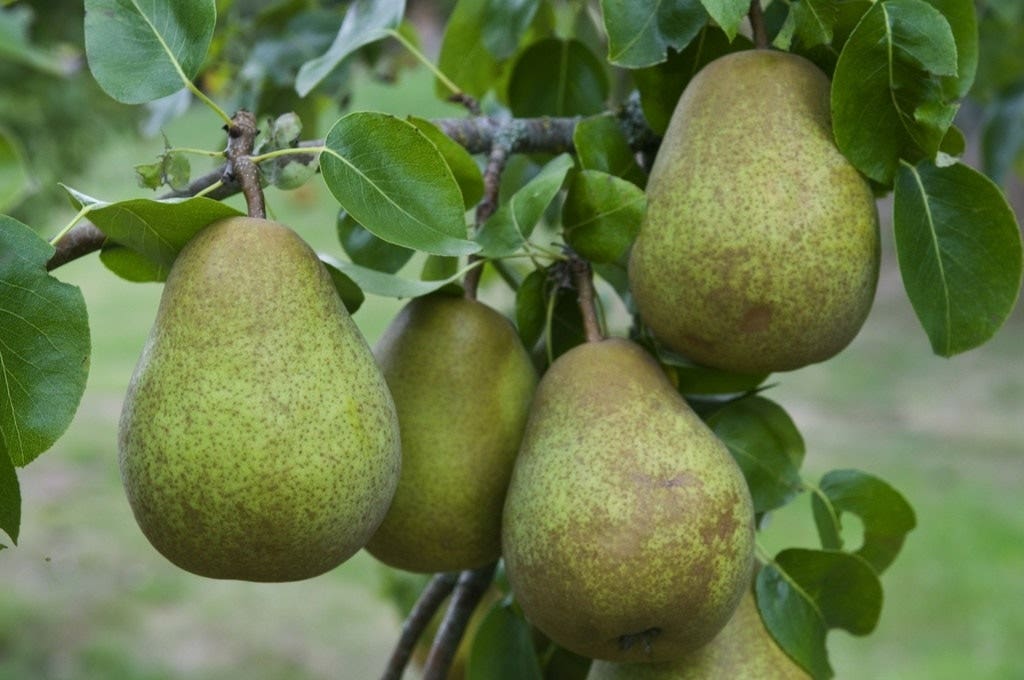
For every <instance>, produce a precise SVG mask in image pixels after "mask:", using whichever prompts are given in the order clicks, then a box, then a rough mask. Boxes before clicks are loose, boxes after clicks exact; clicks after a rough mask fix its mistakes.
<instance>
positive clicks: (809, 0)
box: [772, 0, 839, 50]
mask: <svg viewBox="0 0 1024 680" xmlns="http://www.w3.org/2000/svg"><path fill="white" fill-rule="evenodd" d="M838 16H839V6H838V5H836V4H835V3H834V2H833V0H794V2H791V3H790V5H789V13H788V14H787V15H786V20H785V23H784V24H783V27H782V30H781V31H779V33H778V35H776V37H775V39H774V40H773V41H772V42H773V44H774V45H775V46H776V47H778V48H779V49H783V50H788V49H789V47H790V43H791V42H792V40H793V39H794V38H795V39H796V40H797V41H798V42H799V43H800V44H801V45H802V46H803V47H808V48H809V47H816V46H818V45H827V44H828V43H830V42H832V31H833V29H834V28H835V24H836V19H837V18H838Z"/></svg>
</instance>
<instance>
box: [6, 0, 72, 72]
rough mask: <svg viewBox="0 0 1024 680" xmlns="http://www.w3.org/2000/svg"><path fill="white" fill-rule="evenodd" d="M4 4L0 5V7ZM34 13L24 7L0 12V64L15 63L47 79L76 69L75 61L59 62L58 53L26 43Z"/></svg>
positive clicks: (10, 8)
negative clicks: (3, 62)
mask: <svg viewBox="0 0 1024 680" xmlns="http://www.w3.org/2000/svg"><path fill="white" fill-rule="evenodd" d="M6 4H8V3H5V2H0V5H6ZM34 14H35V13H34V12H33V11H32V9H31V8H30V7H26V6H20V7H7V8H5V9H4V10H3V11H0V61H10V62H15V63H18V64H21V65H23V66H28V67H29V68H34V69H35V70H36V71H39V72H40V73H45V74H47V75H51V76H67V75H70V74H71V73H72V72H73V71H74V70H77V66H75V65H74V61H76V59H62V58H61V56H60V55H59V54H58V53H55V52H51V51H50V50H45V49H41V48H39V47H36V46H35V45H33V44H32V43H31V42H30V41H29V28H30V26H31V24H32V20H33V19H34ZM76 57H77V55H76Z"/></svg>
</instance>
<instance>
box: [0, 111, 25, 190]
mask: <svg viewBox="0 0 1024 680" xmlns="http://www.w3.org/2000/svg"><path fill="white" fill-rule="evenodd" d="M29 184H30V182H29V176H28V170H27V169H26V168H25V160H24V158H23V156H22V154H21V151H20V150H19V148H18V146H17V144H16V143H15V141H14V138H13V137H11V136H10V135H8V134H7V132H6V131H5V130H4V129H3V128H0V210H6V209H8V208H10V207H11V206H14V205H17V204H18V202H19V201H21V198H22V196H24V195H25V192H26V191H27V190H28V188H29Z"/></svg>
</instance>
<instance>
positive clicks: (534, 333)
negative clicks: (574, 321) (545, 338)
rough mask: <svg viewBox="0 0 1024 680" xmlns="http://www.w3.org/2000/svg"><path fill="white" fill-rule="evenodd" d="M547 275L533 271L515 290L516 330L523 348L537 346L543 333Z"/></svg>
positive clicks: (545, 271)
mask: <svg viewBox="0 0 1024 680" xmlns="http://www.w3.org/2000/svg"><path fill="white" fill-rule="evenodd" d="M547 280H548V273H547V270H546V269H534V270H533V271H532V272H530V273H529V274H528V275H527V276H526V278H525V279H523V282H522V283H521V284H519V289H518V290H516V330H517V331H519V338H520V339H521V340H522V341H523V346H524V347H527V348H530V347H533V346H534V345H535V344H537V340H539V339H540V336H541V333H543V332H544V322H545V318H546V316H547V297H546V294H545V288H546V287H547Z"/></svg>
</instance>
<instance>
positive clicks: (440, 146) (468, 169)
mask: <svg viewBox="0 0 1024 680" xmlns="http://www.w3.org/2000/svg"><path fill="white" fill-rule="evenodd" d="M409 122H410V123H412V124H413V125H415V126H416V127H417V128H419V130H420V132H422V133H423V134H424V135H426V137H427V139H429V140H430V141H431V142H433V143H434V146H436V147H437V150H438V151H440V152H441V155H442V156H444V160H445V162H446V163H448V167H449V168H451V171H452V174H453V175H455V181H456V182H458V184H459V189H461V190H462V203H463V205H464V206H465V207H466V208H471V207H473V206H474V205H476V204H477V203H478V202H479V201H480V198H481V197H482V196H483V195H484V176H483V173H481V172H480V166H478V165H477V164H476V161H474V160H473V157H472V156H470V155H469V152H468V151H466V149H465V147H463V146H462V145H461V144H459V143H458V142H456V141H455V140H454V139H452V138H451V137H449V136H448V135H446V134H445V133H443V132H441V128H439V127H437V126H436V125H434V124H433V123H431V122H430V121H429V120H427V119H426V118H417V117H416V116H409Z"/></svg>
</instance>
